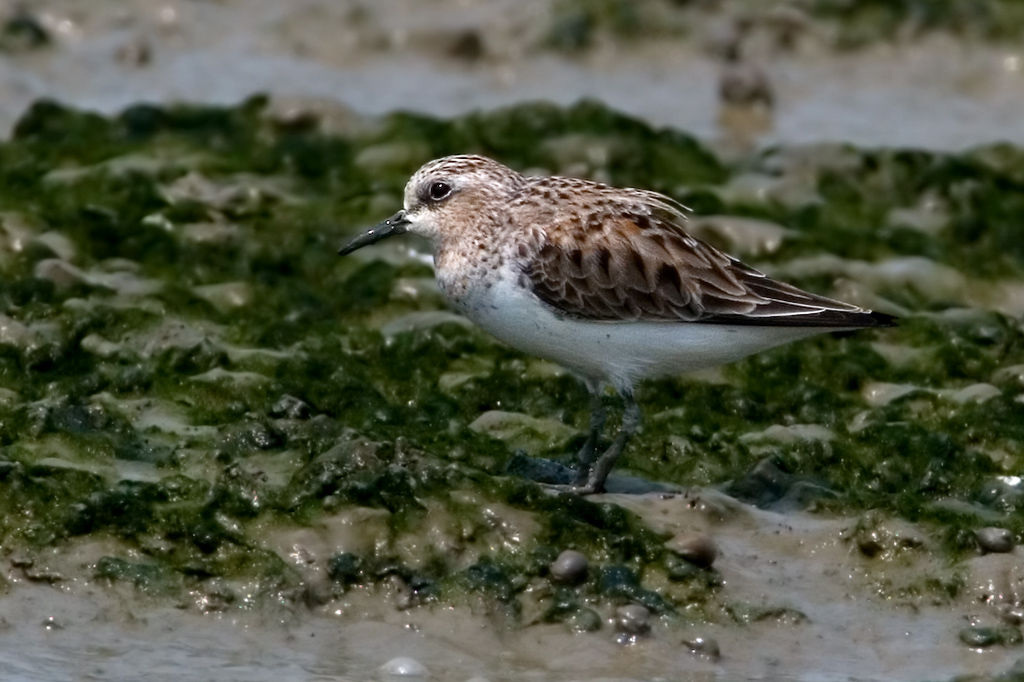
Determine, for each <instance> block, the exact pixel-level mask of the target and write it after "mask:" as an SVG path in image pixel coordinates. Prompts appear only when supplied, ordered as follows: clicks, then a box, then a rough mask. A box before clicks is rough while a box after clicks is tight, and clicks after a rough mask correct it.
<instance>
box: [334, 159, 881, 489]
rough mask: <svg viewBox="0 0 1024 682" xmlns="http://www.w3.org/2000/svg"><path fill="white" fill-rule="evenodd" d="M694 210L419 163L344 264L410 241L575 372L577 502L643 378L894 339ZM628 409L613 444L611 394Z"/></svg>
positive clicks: (596, 477)
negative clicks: (578, 382) (856, 336)
mask: <svg viewBox="0 0 1024 682" xmlns="http://www.w3.org/2000/svg"><path fill="white" fill-rule="evenodd" d="M690 213H691V211H690V209H689V208H687V207H686V206H684V205H683V204H682V203H680V202H678V201H677V200H675V199H672V198H671V197H668V196H666V195H664V194H660V193H658V192H654V191H650V190H644V189H632V188H618V187H613V186H610V185H607V184H604V183H601V182H596V181H592V180H587V179H581V178H573V177H562V176H527V175H523V174H521V173H519V172H517V171H515V170H513V169H512V168H509V167H508V166H506V165H504V164H502V163H500V162H498V161H495V160H493V159H490V158H488V157H485V156H479V155H472V154H463V155H453V156H446V157H443V158H439V159H435V160H432V161H429V162H427V163H425V164H424V165H423V166H422V167H420V168H419V170H417V171H416V172H415V173H414V174H413V175H412V176H411V178H410V179H409V181H408V183H407V184H406V186H405V193H404V201H403V208H401V209H400V210H399V211H397V212H396V213H395V214H394V215H392V216H391V217H389V218H387V219H386V220H384V221H383V222H381V223H379V224H377V225H375V226H373V227H371V228H369V229H366V230H364V231H361V232H359V233H358V234H356V235H355V236H354V237H352V238H351V239H350V240H349V241H348V242H346V243H345V244H344V245H343V246H342V247H341V248H340V249H339V251H338V252H339V254H341V255H347V254H350V253H352V252H353V251H356V250H357V249H361V248H363V247H365V246H368V245H371V244H374V243H377V242H379V241H381V240H382V239H387V238H390V237H393V236H397V235H401V234H404V233H413V234H417V235H420V236H422V237H425V238H426V239H427V240H429V242H430V244H431V246H432V248H433V259H434V271H435V278H436V281H437V284H438V286H439V288H440V290H441V292H442V294H443V295H444V297H445V298H446V299H447V301H448V302H449V303H450V304H451V305H452V306H453V307H454V308H455V309H456V311H458V312H459V313H461V314H462V315H464V316H466V317H468V318H469V319H470V320H472V321H473V322H474V323H475V324H476V325H478V326H479V327H481V328H482V329H484V330H485V331H487V332H489V333H490V334H491V335H493V336H494V337H496V338H497V339H499V340H500V341H502V342H504V343H506V344H508V345H510V346H512V347H513V348H516V349H518V350H520V351H523V352H525V353H527V354H530V355H534V356H538V357H541V358H544V359H547V360H550V361H553V362H555V363H557V364H560V365H562V366H563V367H566V368H567V369H569V370H571V371H572V372H574V373H575V374H577V375H578V376H579V377H580V378H582V380H583V382H584V384H585V385H586V388H587V390H588V391H589V393H590V423H589V430H588V433H587V436H586V439H585V441H584V443H583V446H582V448H581V449H580V451H579V452H578V453H577V455H576V466H575V474H574V477H573V479H572V482H571V484H569V485H568V486H566V487H567V488H568V489H569V490H571V491H574V492H576V493H579V494H591V493H599V492H603V491H604V490H605V483H606V480H607V478H608V474H609V472H610V471H611V470H612V467H613V465H614V464H615V461H616V460H617V459H618V458H619V456H620V455H621V454H622V452H623V450H624V449H625V447H626V444H627V443H628V442H629V440H630V438H631V437H632V436H633V434H634V433H635V432H636V430H637V428H638V427H639V425H640V423H641V410H640V407H639V405H638V404H637V402H636V399H635V398H634V391H635V388H636V386H637V384H638V383H639V382H641V381H643V380H645V379H650V378H655V377H664V376H673V375H679V374H682V373H685V372H689V371H694V370H698V369H704V368H709V367H714V366H718V365H722V364H726V363H729V362H733V361H735V360H739V359H740V358H743V357H746V356H748V355H751V354H754V353H758V352H760V351H763V350H766V349H768V348H772V347H774V346H778V345H781V344H784V343H788V342H791V341H795V340H797V339H802V338H805V337H808V336H812V335H815V334H820V333H824V332H835V331H849V330H856V329H861V328H869V327H887V326H892V325H893V324H894V321H895V318H894V317H892V316H890V315H887V314H885V313H881V312H875V311H871V310H867V309H865V308H862V307H859V306H856V305H853V304H850V303H845V302H842V301H839V300H835V299H832V298H827V297H825V296H820V295H817V294H813V293H809V292H806V291H803V290H801V289H799V288H797V287H795V286H793V285H791V284H787V283H785V282H782V281H779V280H776V279H772V278H771V277H768V276H767V275H765V274H764V273H762V272H760V271H758V270H756V269H754V268H752V267H750V266H748V265H745V264H744V263H742V262H741V261H739V260H738V259H736V258H734V257H732V256H730V255H728V254H726V253H725V252H723V251H721V250H719V249H718V248H715V247H714V246H712V245H710V244H708V243H706V242H704V241H702V240H700V239H698V238H696V237H694V236H693V235H691V234H689V233H688V232H687V229H686V228H687V223H688V221H689V215H690ZM609 386H610V387H611V388H612V389H614V391H615V393H617V395H618V396H619V397H620V399H621V402H622V406H623V412H622V420H621V424H620V426H619V429H618V432H617V433H616V434H615V436H614V438H613V439H612V440H611V443H610V445H608V447H607V448H606V449H604V450H603V451H601V449H600V447H599V445H600V441H601V437H602V434H603V431H604V427H605V420H606V410H605V407H604V401H603V400H602V395H603V393H604V392H605V391H606V389H607V387H609Z"/></svg>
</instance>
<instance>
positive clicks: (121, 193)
mask: <svg viewBox="0 0 1024 682" xmlns="http://www.w3.org/2000/svg"><path fill="white" fill-rule="evenodd" d="M923 7H924V6H921V7H918V6H916V5H914V4H913V3H905V4H886V3H881V4H877V3H868V2H866V3H859V4H850V3H829V2H805V3H777V4H773V5H772V6H771V7H766V6H765V5H764V4H762V3H742V2H736V3H706V2H703V3H702V2H692V3H671V2H665V3H657V2H651V3H646V4H633V3H624V2H614V1H612V0H609V1H606V2H596V3H582V2H580V3H576V2H557V3H548V2H540V1H539V0H538V1H532V0H531V1H530V2H507V3H506V2H497V3H476V2H471V1H469V2H467V1H466V0H460V1H457V2H456V1H454V0H453V1H452V2H447V1H441V2H432V3H417V4H412V3H401V2H381V3H330V2H324V1H316V0H311V1H308V2H301V3H289V4H287V5H283V4H281V3H274V2H269V1H268V2H263V1H262V0H260V1H257V0H246V1H245V2H242V0H222V1H220V2H144V1H142V0H135V1H134V2H98V1H97V2H90V3H89V4H88V5H84V4H83V3H75V2H56V1H54V2H45V1H40V2H33V3H30V4H27V3H14V2H8V3H0V18H3V20H4V21H5V23H4V28H3V32H2V38H0V49H2V55H0V56H2V58H0V127H2V128H3V130H4V131H5V132H4V136H5V138H7V142H5V143H3V144H2V145H0V211H2V213H0V226H2V233H0V270H2V272H3V285H2V287H0V294H2V295H0V304H2V308H0V492H2V495H0V562H2V564H0V565H2V567H3V573H2V575H3V577H2V578H0V587H2V590H3V594H2V596H0V604H2V610H0V672H2V673H3V676H4V678H5V679H41V680H65V679H69V680H70V679H75V680H77V679H136V678H137V677H138V676H139V674H140V673H142V672H146V673H147V677H148V678H152V679H164V678H166V679H171V678H172V677H173V678H174V679H179V678H180V677H181V676H182V675H189V676H191V677H194V678H196V679H211V680H233V679H242V678H244V679H248V680H260V679H267V680H271V679H282V678H285V679H324V680H327V679H332V680H334V679H342V680H363V679H369V678H375V677H385V678H386V677H387V676H388V675H389V673H388V672H387V671H388V670H392V672H395V671H399V669H400V668H402V664H400V663H395V662H394V660H393V659H395V658H396V657H403V656H404V657H410V658H412V659H415V660H414V662H415V663H417V664H420V665H422V666H425V668H426V671H425V672H423V673H422V674H421V675H420V676H421V677H423V676H428V677H430V678H431V679H445V680H447V679H470V678H474V677H477V678H481V677H482V678H486V679H490V680H495V681H496V680H520V679H526V680H528V679H537V680H549V679H555V680H572V679H615V680H654V679H699V680H704V679H766V680H778V679H799V680H846V679H858V680H865V679H879V680H881V679H887V680H888V679H901V680H923V679H932V680H935V679H943V680H945V679H953V678H955V677H957V676H967V677H966V679H1020V678H1021V677H1022V676H1024V668H1022V667H1021V666H1022V664H1021V663H1019V662H1018V661H1020V660H1024V649H1022V647H1021V646H1020V643H1021V639H1022V637H1021V622H1022V620H1024V554H1022V552H1021V550H1020V548H1019V547H1018V546H1017V544H1018V543H1019V542H1020V540H1021V533H1022V531H1024V522H1022V520H1021V518H1022V517H1021V505H1024V486H1022V483H1021V475H1022V468H1024V465H1022V453H1024V431H1022V428H1024V427H1022V426H1021V425H1022V424H1024V330H1022V324H1021V317H1022V314H1024V286H1022V285H1021V281H1022V279H1021V277H1022V275H1024V251H1022V248H1021V244H1022V243H1024V242H1022V241H1021V240H1020V239H1019V236H1018V235H1019V234H1020V216H1021V215H1022V214H1024V199H1022V196H1024V177H1022V175H1021V170H1020V169H1021V168H1022V167H1024V165H1022V164H1024V151H1022V147H1024V123H1022V121H1024V118H1022V117H1020V116H1019V112H1020V111H1022V110H1024V106H1022V105H1024V74H1022V73H1021V69H1022V66H1021V59H1022V58H1024V57H1022V56H1021V53H1020V50H1019V47H1018V46H1019V38H1020V26H1021V22H1020V21H1019V20H1020V17H1018V16H1017V12H1018V10H1016V9H1015V6H1014V4H1013V3H999V2H992V3H987V4H983V5H980V4H977V3H956V2H952V3H948V4H947V5H945V6H944V9H943V8H938V9H936V8H935V7H931V8H930V9H925V8H923ZM254 93H267V95H268V96H267V97H262V96H260V97H253V95H254ZM39 98H45V99H47V100H48V101H47V102H43V103H39V102H38V100H39ZM581 98H584V99H585V101H582V102H580V100H581ZM537 100H542V102H537ZM33 102H36V103H35V104H34V105H33ZM181 102H187V103H190V104H189V105H187V106H182V105H181V104H180V103H181ZM396 110H400V111H405V112H409V113H394V112H395V111H396ZM92 112H95V113H92ZM468 151H473V152H483V153H487V154H490V155H492V156H495V157H497V158H500V159H502V160H503V161H505V162H507V163H509V164H510V165H512V166H514V167H516V168H519V169H521V170H524V171H529V172H537V173H561V174H572V175H580V176H586V177H594V178H598V179H602V180H607V181H610V182H613V183H616V184H623V185H632V186H641V187H650V188H653V189H657V190H659V191H662V192H665V193H668V194H670V195H672V196H673V197H675V198H677V199H679V200H681V201H684V202H685V203H687V204H688V205H691V206H693V207H694V209H695V210H696V213H697V214H698V218H697V219H696V220H695V223H694V230H695V231H696V232H698V233H699V234H700V235H701V236H703V237H704V238H706V239H709V240H711V241H713V242H715V243H717V244H720V245H721V246H723V247H725V248H727V249H729V250H730V251H731V252H733V253H735V254H737V255H739V256H741V257H743V258H744V259H745V260H747V261H750V262H752V263H754V264H756V265H758V266H759V267H762V268H763V269H765V270H767V271H769V272H771V273H772V274H776V275H779V276H783V277H786V278H788V279H791V280H793V281H794V282H796V283H797V284H800V285H802V286H805V287H807V288H811V289H813V290H816V291H820V292H821V293H825V294H832V295H836V296H839V297H842V298H845V299H847V300H851V301H854V302H856V303H860V304H863V305H866V306H869V307H875V308H878V309H881V310H885V311H886V312H890V313H893V314H897V315H899V316H900V317H901V318H902V323H901V325H900V327H898V328H896V329H893V330H883V331H872V332H867V333H864V334H859V335H856V336H852V337H845V338H838V339H831V338H824V339H816V340H812V341H807V342H803V343H801V344H798V345H794V346H791V347H788V348H783V349H778V350H776V351H772V352H770V353H766V354H763V355H762V356H759V357H757V358H751V359H749V360H746V361H744V362H741V363H738V364H737V365H734V366H732V367H728V368H722V369H717V370H713V371H709V372H704V373H701V374H699V375H695V376H690V377H680V378H678V379H674V380H670V381H660V382H653V383H651V384H649V385H647V386H645V387H644V389H643V390H642V391H641V393H640V394H639V396H638V397H639V400H640V402H641V404H642V405H643V407H644V409H645V413H646V415H647V420H646V422H645V426H644V430H643V432H642V433H641V434H640V436H639V437H638V438H637V440H636V442H635V444H634V445H633V446H632V447H631V449H630V450H629V451H628V452H627V454H626V456H625V457H624V459H623V463H622V469H621V471H619V472H618V473H619V474H620V475H619V476H618V477H617V478H615V479H613V481H612V483H613V485H612V486H611V488H612V490H613V491H617V492H612V493H609V494H607V495H600V496H594V497H590V498H587V499H579V498H575V497H571V496H568V497H567V496H563V495H559V494H556V493H554V492H552V491H551V490H549V489H547V488H545V487H544V486H541V485H537V484H535V483H533V482H531V481H530V480H528V479H525V478H523V477H522V476H520V475H517V474H518V473H521V472H523V471H528V470H530V466H531V462H533V461H534V460H533V459H530V458H546V459H553V460H561V461H565V460H566V458H567V456H568V454H569V453H570V452H571V451H573V450H574V449H575V448H576V447H578V446H579V444H580V443H581V442H582V433H581V432H582V430H583V429H584V427H585V424H586V407H587V401H586V395H585V391H584V390H583V388H582V387H581V386H580V385H579V384H578V382H576V380H575V379H574V378H573V377H571V376H569V375H567V374H566V373H565V372H564V371H562V370H561V369H560V368H558V367H556V366H553V365H550V364H548V363H545V362H541V361H538V360H535V359H531V358H528V357H524V356H522V355H519V354H518V353H516V352H514V351H512V350H511V349H508V348H505V347H503V346H501V345H499V344H497V343H496V342H494V341H493V340H492V339H490V338H488V337H487V336H486V335H484V334H483V333H481V332H479V331H478V330H476V329H474V328H473V327H472V326H471V325H467V324H466V323H465V322H464V320H461V319H460V318H458V317H457V316H454V315H453V314H452V313H450V312H448V311H447V310H446V309H445V307H444V304H443V302H442V301H441V299H440V297H439V294H438V292H437V291H436V288H435V287H434V286H433V283H432V278H431V270H430V267H429V256H428V255H427V254H425V253H424V251H423V245H422V244H418V243H416V242H407V243H401V244H396V243H391V242H389V243H387V244H384V245H382V246H381V247H379V248H377V249H374V250H368V251H365V252H360V253H359V254H357V255H356V256H355V257H352V258H350V259H346V260H345V261H340V260H338V259H337V258H336V256H335V255H334V251H335V250H336V248H337V245H339V244H340V243H341V241H342V240H343V239H344V238H345V237H346V236H347V235H349V234H351V233H352V232H353V231H354V230H355V229H357V228H358V227H360V226H364V225H366V224H368V223H370V222H374V221H376V220H379V219H380V218H381V217H384V216H387V215H390V214H391V213H392V212H393V211H394V210H395V209H396V208H397V207H398V202H399V201H400V197H401V188H402V186H403V184H404V181H405V179H406V177H407V176H408V174H409V173H410V172H411V171H412V170H414V169H415V168H416V167H417V166H418V165H419V164H420V163H422V162H423V161H425V160H427V159H429V158H432V157H435V156H439V155H442V154H447V153H456V152H468ZM627 490H628V491H631V492H628V493H627V492H623V491H627ZM567 549H572V550H575V551H578V552H579V553H581V554H582V555H583V556H584V557H585V558H586V560H587V563H588V567H587V569H586V570H585V571H582V572H579V573H573V575H572V576H570V577H566V576H563V575H562V574H561V572H560V569H558V568H555V564H557V557H558V556H559V555H560V553H561V552H563V551H564V550H567ZM389 661H390V662H391V665H392V667H391V668H388V667H387V666H388V664H389ZM404 665H405V666H406V667H405V668H402V669H403V670H405V672H407V673H408V672H415V670H414V666H413V663H410V662H407V663H406V664H404ZM381 666H385V667H384V668H383V669H382V668H381ZM396 666H397V667H396ZM411 666H412V667H411ZM971 676H976V677H971Z"/></svg>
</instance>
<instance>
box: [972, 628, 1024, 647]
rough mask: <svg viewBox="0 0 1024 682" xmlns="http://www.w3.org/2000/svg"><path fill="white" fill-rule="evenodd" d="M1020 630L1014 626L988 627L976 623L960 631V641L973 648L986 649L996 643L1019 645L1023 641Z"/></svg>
mask: <svg viewBox="0 0 1024 682" xmlns="http://www.w3.org/2000/svg"><path fill="white" fill-rule="evenodd" d="M1022 639H1024V638H1022V637H1021V633H1020V630H1018V629H1017V628H1014V627H1007V626H1003V627H988V626H984V625H974V626H971V627H967V628H964V629H963V630H961V631H960V641H961V642H963V643H964V644H966V645H967V646H969V647H971V648H973V649H985V648H988V647H990V646H994V645H996V644H1002V645H1010V646H1013V645H1017V644H1020V643H1021V640H1022Z"/></svg>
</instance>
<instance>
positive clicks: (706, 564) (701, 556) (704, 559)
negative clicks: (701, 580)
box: [668, 533, 718, 568]
mask: <svg viewBox="0 0 1024 682" xmlns="http://www.w3.org/2000/svg"><path fill="white" fill-rule="evenodd" d="M668 548H669V549H670V550H672V551H673V552H675V553H676V554H678V555H679V556H681V557H682V558H684V559H686V560H687V561H689V562H690V563H691V564H694V565H695V566H700V567H701V568H711V564H713V563H715V559H717V558H718V547H716V546H715V541H714V540H712V539H711V537H710V536H709V535H706V534H704V533H683V534H680V535H677V536H675V537H674V538H672V539H671V540H669V542H668Z"/></svg>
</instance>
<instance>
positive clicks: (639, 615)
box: [615, 604, 651, 635]
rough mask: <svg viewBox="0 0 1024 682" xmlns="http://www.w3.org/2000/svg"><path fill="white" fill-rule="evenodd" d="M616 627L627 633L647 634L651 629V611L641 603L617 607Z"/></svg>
mask: <svg viewBox="0 0 1024 682" xmlns="http://www.w3.org/2000/svg"><path fill="white" fill-rule="evenodd" d="M615 629H616V630H618V631H619V632H622V633H625V634H627V635H645V634H647V633H648V632H650V631H651V612H650V611H648V610H647V607H646V606H641V605H640V604H627V605H626V606H620V607H619V608H617V609H615Z"/></svg>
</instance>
